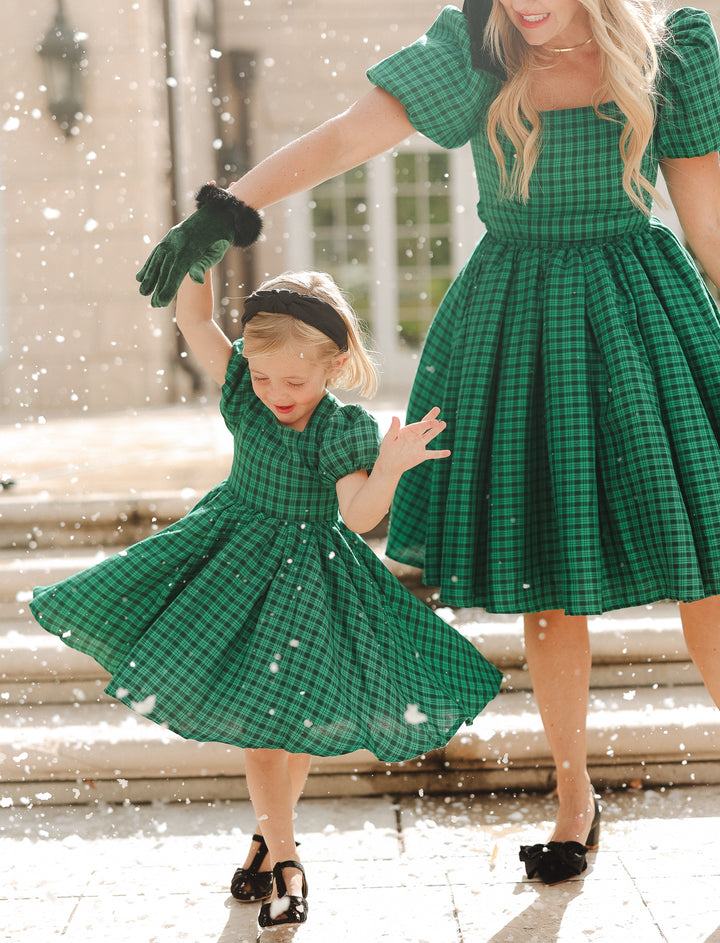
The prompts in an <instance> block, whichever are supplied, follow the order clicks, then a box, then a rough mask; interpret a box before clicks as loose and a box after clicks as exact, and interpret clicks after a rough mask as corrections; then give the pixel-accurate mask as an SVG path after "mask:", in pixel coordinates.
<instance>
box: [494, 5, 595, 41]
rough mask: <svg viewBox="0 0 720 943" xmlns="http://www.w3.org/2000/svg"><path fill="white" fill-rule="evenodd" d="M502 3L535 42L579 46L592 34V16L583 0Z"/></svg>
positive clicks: (522, 30) (524, 36)
mask: <svg viewBox="0 0 720 943" xmlns="http://www.w3.org/2000/svg"><path fill="white" fill-rule="evenodd" d="M500 4H501V6H502V7H503V9H504V10H505V13H506V15H507V17H508V19H509V20H510V22H511V23H512V24H513V26H514V27H515V28H516V29H517V30H518V32H519V33H520V34H521V36H522V37H523V39H524V40H525V42H527V43H528V44H529V45H531V46H544V45H547V46H548V47H550V48H555V49H557V48H561V47H567V46H575V45H578V44H579V43H583V42H584V41H585V40H586V39H588V38H589V37H590V35H591V30H590V18H589V16H588V13H587V10H586V9H585V7H583V6H582V4H581V3H580V2H579V0H500Z"/></svg>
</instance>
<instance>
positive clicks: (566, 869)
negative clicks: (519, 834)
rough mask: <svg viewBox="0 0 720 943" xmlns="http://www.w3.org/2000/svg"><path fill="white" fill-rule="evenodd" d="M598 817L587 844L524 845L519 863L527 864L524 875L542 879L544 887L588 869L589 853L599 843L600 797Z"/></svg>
mask: <svg viewBox="0 0 720 943" xmlns="http://www.w3.org/2000/svg"><path fill="white" fill-rule="evenodd" d="M593 799H594V802H595V815H594V817H593V821H592V825H591V826H590V831H589V832H588V837H587V844H585V845H583V844H582V843H581V842H577V841H549V842H545V843H544V844H539V845H521V846H520V860H521V861H524V862H525V873H526V874H527V876H528V877H529V878H534V877H536V876H537V877H539V878H540V880H541V881H542V882H543V884H561V883H562V882H563V881H568V880H570V878H574V877H577V876H578V875H579V874H582V873H583V871H585V870H586V869H587V853H588V851H590V850H591V849H593V848H597V846H598V843H599V841H600V815H601V811H602V810H601V808H600V803H599V802H598V799H597V796H593Z"/></svg>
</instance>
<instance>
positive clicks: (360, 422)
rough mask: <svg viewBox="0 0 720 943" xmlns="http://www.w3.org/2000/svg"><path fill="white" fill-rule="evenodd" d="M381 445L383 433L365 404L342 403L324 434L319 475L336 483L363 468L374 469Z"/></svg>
mask: <svg viewBox="0 0 720 943" xmlns="http://www.w3.org/2000/svg"><path fill="white" fill-rule="evenodd" d="M379 448H380V432H379V430H378V426H377V422H376V421H375V420H374V419H373V417H372V416H371V415H370V414H369V413H368V412H366V411H365V410H364V409H363V408H362V406H342V407H341V408H340V409H338V411H337V412H336V413H335V415H334V416H333V417H332V419H331V420H330V421H329V422H328V424H327V428H326V430H325V434H324V435H323V440H322V443H321V445H320V458H319V462H318V470H319V472H320V475H321V476H322V477H323V478H324V479H325V480H326V481H333V482H335V481H338V480H339V479H340V478H344V477H345V475H351V474H352V473H353V472H356V471H361V470H362V469H366V470H367V471H372V467H373V465H374V464H375V462H376V460H377V457H378V450H379Z"/></svg>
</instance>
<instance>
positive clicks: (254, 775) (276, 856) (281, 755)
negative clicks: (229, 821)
mask: <svg viewBox="0 0 720 943" xmlns="http://www.w3.org/2000/svg"><path fill="white" fill-rule="evenodd" d="M294 755H295V754H291V753H287V752H286V751H285V750H246V751H245V776H246V779H247V784H248V790H249V792H250V798H251V800H252V804H253V808H254V810H255V815H256V816H257V819H258V822H259V824H260V826H261V827H262V834H263V835H264V837H265V841H266V843H267V846H268V849H269V851H270V860H271V863H272V864H273V865H274V864H276V863H277V862H279V861H290V860H295V861H297V860H298V851H297V846H296V845H295V835H294V833H293V812H294V809H295V803H296V801H297V797H296V795H295V789H297V786H298V778H299V774H300V771H301V768H302V764H300V763H298V764H297V766H296V765H295V762H293V772H294V774H295V777H294V781H293V776H291V773H290V768H291V762H290V757H292V756H294ZM308 761H309V758H308ZM298 767H299V768H298ZM305 772H306V773H307V767H305ZM303 782H304V779H303ZM284 876H285V883H286V885H287V890H288V893H289V894H294V895H297V896H302V874H301V872H300V871H298V870H297V868H286V869H285V871H284Z"/></svg>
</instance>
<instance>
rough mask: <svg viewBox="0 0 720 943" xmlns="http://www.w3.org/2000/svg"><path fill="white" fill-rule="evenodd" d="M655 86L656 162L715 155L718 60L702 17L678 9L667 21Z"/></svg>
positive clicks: (718, 142)
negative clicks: (660, 159)
mask: <svg viewBox="0 0 720 943" xmlns="http://www.w3.org/2000/svg"><path fill="white" fill-rule="evenodd" d="M667 28H668V33H669V36H668V43H667V46H666V47H665V48H664V49H662V50H661V54H660V69H661V75H660V80H659V82H658V92H659V95H658V120H657V125H656V132H655V153H656V155H657V156H658V157H669V158H673V157H700V156H702V155H703V154H711V153H713V152H714V151H717V150H720V55H719V54H718V40H717V36H716V35H715V31H714V29H713V26H712V22H711V20H710V17H709V16H708V14H707V13H705V12H704V11H702V10H693V9H682V10H676V11H675V12H674V13H671V14H670V16H669V17H668V19H667Z"/></svg>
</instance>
